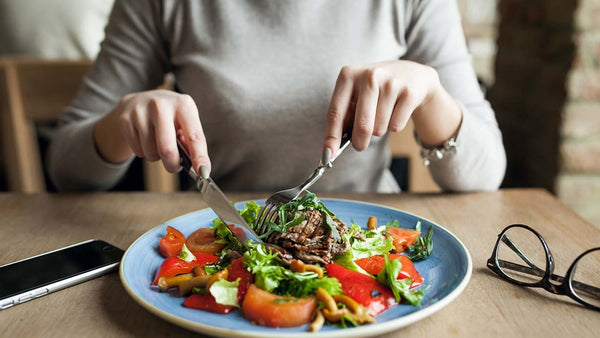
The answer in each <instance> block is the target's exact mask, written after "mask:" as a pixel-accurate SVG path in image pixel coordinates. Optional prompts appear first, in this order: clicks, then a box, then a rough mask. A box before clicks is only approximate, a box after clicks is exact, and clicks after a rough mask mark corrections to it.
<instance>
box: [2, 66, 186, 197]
mask: <svg viewBox="0 0 600 338" xmlns="http://www.w3.org/2000/svg"><path fill="white" fill-rule="evenodd" d="M90 65H91V62H90V61H62V60H61V61H55V60H39V59H23V58H17V57H15V58H0V117H1V120H0V130H1V132H2V139H1V141H2V144H3V149H2V150H3V157H4V165H5V166H6V176H7V185H8V188H9V190H11V191H18V192H25V193H36V192H43V191H46V182H45V179H44V171H43V167H42V160H41V156H40V151H39V144H38V138H37V134H36V129H35V124H36V123H51V122H53V121H56V120H57V118H58V116H59V115H60V113H61V111H62V110H63V109H64V108H65V107H66V106H67V105H68V104H69V102H70V101H71V100H72V99H73V97H74V95H75V93H76V91H77V89H78V87H79V85H80V83H81V81H82V78H83V77H84V75H85V74H86V73H87V71H88V69H89V67H90ZM143 171H144V188H145V189H146V190H148V191H155V192H171V191H175V190H178V189H179V187H178V180H177V176H176V175H172V174H169V173H168V172H167V171H166V170H165V169H164V168H163V167H162V165H161V163H160V162H153V163H151V162H148V161H144V168H143Z"/></svg>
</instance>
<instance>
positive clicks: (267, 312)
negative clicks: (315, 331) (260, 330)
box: [242, 284, 317, 327]
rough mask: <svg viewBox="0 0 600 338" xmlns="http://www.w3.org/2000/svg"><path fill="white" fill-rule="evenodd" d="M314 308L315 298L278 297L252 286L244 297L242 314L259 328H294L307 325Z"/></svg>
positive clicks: (315, 304)
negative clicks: (259, 326)
mask: <svg viewBox="0 0 600 338" xmlns="http://www.w3.org/2000/svg"><path fill="white" fill-rule="evenodd" d="M316 306H317V301H316V299H315V297H312V296H308V297H303V298H294V297H283V296H278V295H274V294H272V293H270V292H268V291H265V290H263V289H260V288H259V287H257V286H256V285H254V284H252V285H250V287H249V288H248V292H246V297H244V302H243V303H242V314H243V315H244V318H246V319H248V320H249V321H251V322H253V323H256V324H258V325H261V326H269V327H294V326H300V325H303V324H307V323H309V322H310V320H311V317H312V313H313V311H314V310H315V307H316Z"/></svg>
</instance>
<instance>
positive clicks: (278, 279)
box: [242, 241, 342, 297]
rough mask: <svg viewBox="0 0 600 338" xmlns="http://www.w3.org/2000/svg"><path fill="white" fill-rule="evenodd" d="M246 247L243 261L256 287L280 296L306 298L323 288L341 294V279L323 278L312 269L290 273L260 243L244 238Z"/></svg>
mask: <svg viewBox="0 0 600 338" xmlns="http://www.w3.org/2000/svg"><path fill="white" fill-rule="evenodd" d="M246 246H247V248H248V250H247V251H246V252H245V253H244V256H243V258H242V259H243V263H244V266H247V267H248V269H249V270H250V272H252V274H254V284H256V286H258V287H259V288H261V289H263V290H266V291H269V292H272V293H274V294H277V295H281V296H294V297H305V296H308V295H314V294H315V293H316V292H317V289H318V288H323V289H325V290H326V291H327V292H329V293H330V294H332V295H339V294H341V293H342V286H341V284H340V282H339V281H338V280H337V279H335V278H331V277H322V278H319V276H318V275H317V274H316V273H314V272H292V271H291V270H289V269H287V268H286V267H284V266H282V265H281V263H280V261H279V257H278V256H277V253H273V252H271V251H269V250H267V249H266V247H265V246H264V245H263V244H260V243H257V242H251V241H247V242H246Z"/></svg>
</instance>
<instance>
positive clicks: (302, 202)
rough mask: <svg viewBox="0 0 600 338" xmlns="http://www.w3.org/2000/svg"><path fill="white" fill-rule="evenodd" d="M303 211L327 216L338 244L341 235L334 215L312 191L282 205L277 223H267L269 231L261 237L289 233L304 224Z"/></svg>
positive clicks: (328, 223)
mask: <svg viewBox="0 0 600 338" xmlns="http://www.w3.org/2000/svg"><path fill="white" fill-rule="evenodd" d="M303 210H317V211H320V212H321V213H322V214H323V215H324V216H325V224H327V226H328V227H329V229H330V230H331V233H332V234H333V240H334V241H336V242H337V241H338V240H339V239H340V233H339V231H338V230H337V227H336V225H335V222H334V221H333V217H332V216H334V215H333V213H332V212H331V211H329V209H327V207H326V206H325V204H323V202H321V200H319V199H318V198H317V195H315V194H314V193H312V192H310V191H307V192H306V194H305V195H304V196H302V198H300V199H297V200H295V201H291V202H289V203H285V204H282V205H280V206H279V207H278V208H277V223H275V222H267V226H268V227H269V231H267V232H266V233H265V234H262V235H261V236H259V237H260V238H267V237H269V236H270V235H271V234H272V233H273V232H281V233H283V232H287V230H288V229H289V228H291V227H293V226H296V225H298V224H300V223H302V222H303V221H304V219H305V218H306V216H305V215H304V214H300V211H303ZM290 216H292V217H290Z"/></svg>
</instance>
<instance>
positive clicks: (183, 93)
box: [49, 0, 506, 192]
mask: <svg viewBox="0 0 600 338" xmlns="http://www.w3.org/2000/svg"><path fill="white" fill-rule="evenodd" d="M168 72H172V73H173V74H174V77H175V81H176V85H177V89H178V92H177V93H176V92H169V91H161V90H153V88H156V87H157V86H159V85H160V84H161V82H162V79H163V76H164V74H166V73H168ZM409 118H412V119H413V122H414V125H415V130H416V136H417V137H418V139H419V140H420V142H421V143H422V144H423V145H424V146H425V147H441V146H443V145H444V144H446V145H447V144H454V141H455V144H456V147H455V148H454V147H452V151H443V152H442V153H443V157H442V158H441V159H438V158H434V157H432V158H431V159H430V160H431V164H430V166H429V168H430V170H431V173H432V175H433V177H434V179H435V180H436V182H437V183H438V184H439V185H440V187H441V188H443V189H444V190H452V191H469V190H493V189H497V188H498V186H499V185H500V182H501V180H502V178H503V176H504V171H505V162H506V160H505V153H504V148H503V145H502V139H501V134H500V131H499V129H498V126H497V123H496V120H495V116H494V112H493V110H492V109H491V107H490V106H489V104H488V102H487V101H485V99H484V98H483V95H482V93H481V91H480V89H479V87H478V84H477V81H476V78H475V75H474V72H473V69H472V65H471V64H470V56H469V54H468V51H467V49H466V45H465V41H464V36H463V32H462V29H461V24H460V16H459V14H458V11H457V8H456V4H455V3H454V2H453V1H442V0H421V1H419V0H405V1H391V0H388V1H351V2H348V1H343V0H336V1H294V0H286V1H266V0H265V1H250V0H247V1H194V0H189V1H177V0H171V1H169V0H163V1H143V2H141V1H139V2H138V1H116V3H115V6H114V8H113V12H112V14H111V18H110V21H109V24H108V26H107V29H106V37H105V41H104V42H103V43H102V48H101V52H100V54H99V56H98V58H97V60H96V62H95V64H94V66H93V67H92V70H91V72H90V73H89V75H88V77H87V78H86V79H85V81H84V84H83V86H82V88H81V90H80V91H79V93H78V95H77V97H76V98H75V100H74V101H73V103H72V106H71V107H69V108H68V109H67V111H66V112H65V114H64V115H63V117H62V119H61V128H60V131H59V132H58V133H57V136H56V137H55V139H54V140H53V142H52V144H51V147H50V161H49V171H50V175H51V177H52V178H53V181H54V183H55V184H56V185H57V187H58V188H59V189H61V190H81V189H107V188H110V187H111V186H112V185H114V184H115V183H116V182H117V181H118V180H119V178H120V177H121V176H122V175H123V174H124V172H125V171H126V169H127V167H128V165H129V163H130V162H131V160H132V158H133V155H137V156H139V157H145V158H147V159H148V160H151V161H156V160H161V161H162V162H163V164H164V166H165V168H166V169H167V170H168V171H170V172H173V173H175V172H177V171H178V170H179V168H180V166H179V155H178V152H177V147H176V139H177V137H179V138H180V139H181V140H182V142H183V143H184V144H185V147H186V148H187V150H188V152H189V153H190V155H191V157H192V158H193V163H194V167H195V168H196V169H197V170H199V171H201V172H202V173H203V174H204V175H208V173H209V172H210V175H211V176H212V177H213V178H214V179H215V180H216V181H217V182H218V183H219V185H220V186H221V187H222V188H223V189H230V190H262V191H273V190H278V189H280V188H283V187H289V186H292V185H296V184H298V183H300V182H302V181H303V180H304V179H305V178H306V177H307V176H308V175H309V174H310V173H311V172H312V171H313V170H314V168H315V166H316V165H317V164H318V162H319V160H320V159H321V153H322V152H323V153H324V154H326V155H327V156H336V152H337V149H338V146H339V142H340V137H341V134H342V132H343V130H344V129H346V128H349V127H351V126H352V127H353V135H352V144H353V146H354V148H355V150H351V151H346V152H345V153H344V154H343V156H340V157H339V159H336V162H335V166H334V167H333V168H332V169H331V170H329V171H328V172H327V174H326V175H325V176H324V177H323V178H322V179H321V180H320V181H319V182H318V183H317V184H316V185H315V186H314V187H313V188H312V189H313V190H315V191H327V190H329V191H333V190H337V191H341V190H352V191H379V192H396V191H398V190H399V188H398V185H397V184H396V182H395V181H394V179H393V177H392V175H391V174H390V172H389V169H388V167H389V163H390V153H389V151H388V137H387V135H388V133H387V132H388V131H390V132H397V131H400V130H402V129H403V128H404V126H405V125H406V122H407V121H408V119H409Z"/></svg>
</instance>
